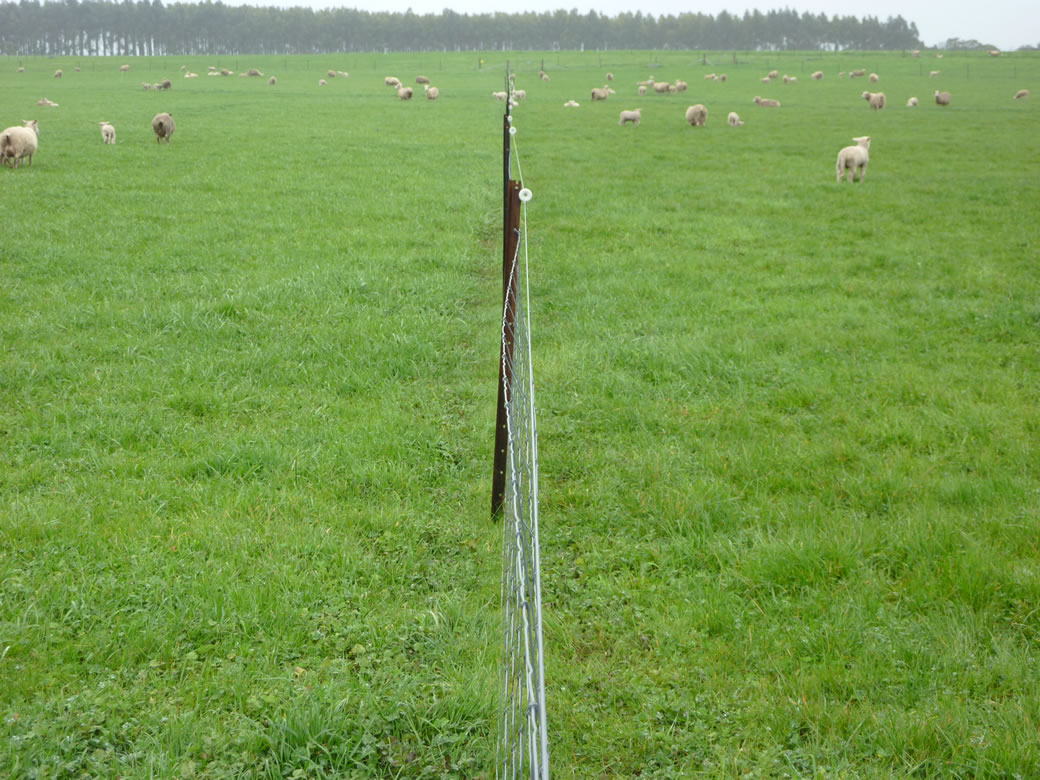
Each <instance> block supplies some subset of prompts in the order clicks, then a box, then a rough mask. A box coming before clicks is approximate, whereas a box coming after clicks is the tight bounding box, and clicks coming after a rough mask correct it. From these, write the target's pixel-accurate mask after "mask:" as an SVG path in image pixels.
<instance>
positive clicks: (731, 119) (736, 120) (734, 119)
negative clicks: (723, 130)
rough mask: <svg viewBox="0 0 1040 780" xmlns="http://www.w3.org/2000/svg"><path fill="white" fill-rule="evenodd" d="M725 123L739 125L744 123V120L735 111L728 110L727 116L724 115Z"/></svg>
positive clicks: (733, 125) (731, 125)
mask: <svg viewBox="0 0 1040 780" xmlns="http://www.w3.org/2000/svg"><path fill="white" fill-rule="evenodd" d="M726 124H728V125H729V126H730V127H741V126H743V124H744V120H742V119H741V118H740V115H739V114H738V113H737V112H736V111H730V112H729V116H727V117H726Z"/></svg>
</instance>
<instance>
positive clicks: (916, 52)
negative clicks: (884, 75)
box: [910, 49, 921, 57]
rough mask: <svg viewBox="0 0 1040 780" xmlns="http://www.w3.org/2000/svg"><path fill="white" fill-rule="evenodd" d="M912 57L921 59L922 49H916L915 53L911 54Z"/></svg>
mask: <svg viewBox="0 0 1040 780" xmlns="http://www.w3.org/2000/svg"><path fill="white" fill-rule="evenodd" d="M910 56H911V57H920V56H921V50H920V49H914V50H913V51H911V52H910Z"/></svg>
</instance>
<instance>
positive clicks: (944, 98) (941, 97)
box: [935, 90, 950, 106]
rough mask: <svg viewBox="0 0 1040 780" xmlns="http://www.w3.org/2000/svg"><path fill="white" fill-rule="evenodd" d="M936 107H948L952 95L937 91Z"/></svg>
mask: <svg viewBox="0 0 1040 780" xmlns="http://www.w3.org/2000/svg"><path fill="white" fill-rule="evenodd" d="M935 105H937V106H948V105H950V93H949V92H940V91H939V90H935Z"/></svg>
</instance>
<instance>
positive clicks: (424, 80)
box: [415, 76, 430, 84]
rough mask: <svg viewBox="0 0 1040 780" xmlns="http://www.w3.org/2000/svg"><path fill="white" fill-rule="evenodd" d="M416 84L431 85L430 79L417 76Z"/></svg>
mask: <svg viewBox="0 0 1040 780" xmlns="http://www.w3.org/2000/svg"><path fill="white" fill-rule="evenodd" d="M415 83H416V84H429V83H430V79H429V77H427V76H416V77H415Z"/></svg>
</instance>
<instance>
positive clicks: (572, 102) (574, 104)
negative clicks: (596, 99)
mask: <svg viewBox="0 0 1040 780" xmlns="http://www.w3.org/2000/svg"><path fill="white" fill-rule="evenodd" d="M580 105H581V103H579V102H578V101H577V100H568V101H567V102H566V103H564V104H563V107H564V108H577V107H578V106H580Z"/></svg>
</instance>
